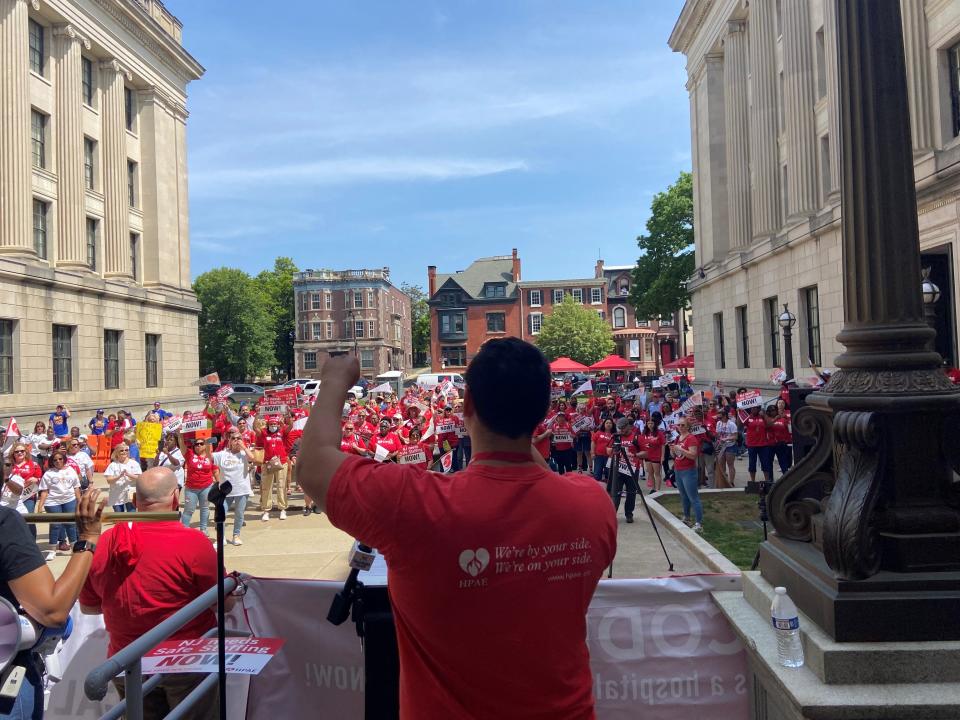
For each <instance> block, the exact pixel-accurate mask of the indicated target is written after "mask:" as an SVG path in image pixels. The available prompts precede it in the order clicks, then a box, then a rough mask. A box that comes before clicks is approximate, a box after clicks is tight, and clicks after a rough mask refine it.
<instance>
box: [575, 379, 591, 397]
mask: <svg viewBox="0 0 960 720" xmlns="http://www.w3.org/2000/svg"><path fill="white" fill-rule="evenodd" d="M585 392H593V381H592V380H587V381H586V382H585V383H584V384H583V385H581V386H580V387H578V388H577V389H576V390H574V391H573V394H574V395H580V394H581V393H585Z"/></svg>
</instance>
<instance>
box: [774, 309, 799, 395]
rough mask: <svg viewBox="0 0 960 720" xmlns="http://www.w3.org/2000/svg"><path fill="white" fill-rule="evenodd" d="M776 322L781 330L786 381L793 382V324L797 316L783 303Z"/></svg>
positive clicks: (795, 322)
mask: <svg viewBox="0 0 960 720" xmlns="http://www.w3.org/2000/svg"><path fill="white" fill-rule="evenodd" d="M777 324H778V325H780V329H781V330H783V370H784V372H786V374H787V381H788V382H794V380H795V379H796V378H794V376H793V326H794V325H796V324H797V316H796V315H794V314H793V313H792V312H790V310H788V309H787V304H786V303H784V304H783V312H782V313H780V315H779V316H778V317H777Z"/></svg>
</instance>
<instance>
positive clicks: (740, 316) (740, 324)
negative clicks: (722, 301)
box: [736, 305, 750, 368]
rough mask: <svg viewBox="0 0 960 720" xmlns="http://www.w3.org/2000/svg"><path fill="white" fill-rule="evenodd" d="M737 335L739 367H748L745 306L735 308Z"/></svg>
mask: <svg viewBox="0 0 960 720" xmlns="http://www.w3.org/2000/svg"><path fill="white" fill-rule="evenodd" d="M736 317H737V335H738V339H739V340H740V348H739V349H740V358H739V360H740V367H742V368H748V367H750V337H749V324H748V323H749V321H748V319H747V306H746V305H740V306H738V307H737V316H736Z"/></svg>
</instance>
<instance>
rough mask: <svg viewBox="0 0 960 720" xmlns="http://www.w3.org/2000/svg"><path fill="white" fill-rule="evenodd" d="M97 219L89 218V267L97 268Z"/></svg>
mask: <svg viewBox="0 0 960 720" xmlns="http://www.w3.org/2000/svg"><path fill="white" fill-rule="evenodd" d="M98 224H99V223H97V221H96V220H95V219H93V218H87V267H88V268H90V269H91V270H96V269H97V225H98Z"/></svg>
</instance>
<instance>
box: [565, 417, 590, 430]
mask: <svg viewBox="0 0 960 720" xmlns="http://www.w3.org/2000/svg"><path fill="white" fill-rule="evenodd" d="M570 427H572V428H573V431H574V432H581V431H583V430H593V418H592V417H590V416H589V415H581V416H580V417H579V418H577V419H576V420H574V421H573V425H571V426H570Z"/></svg>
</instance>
